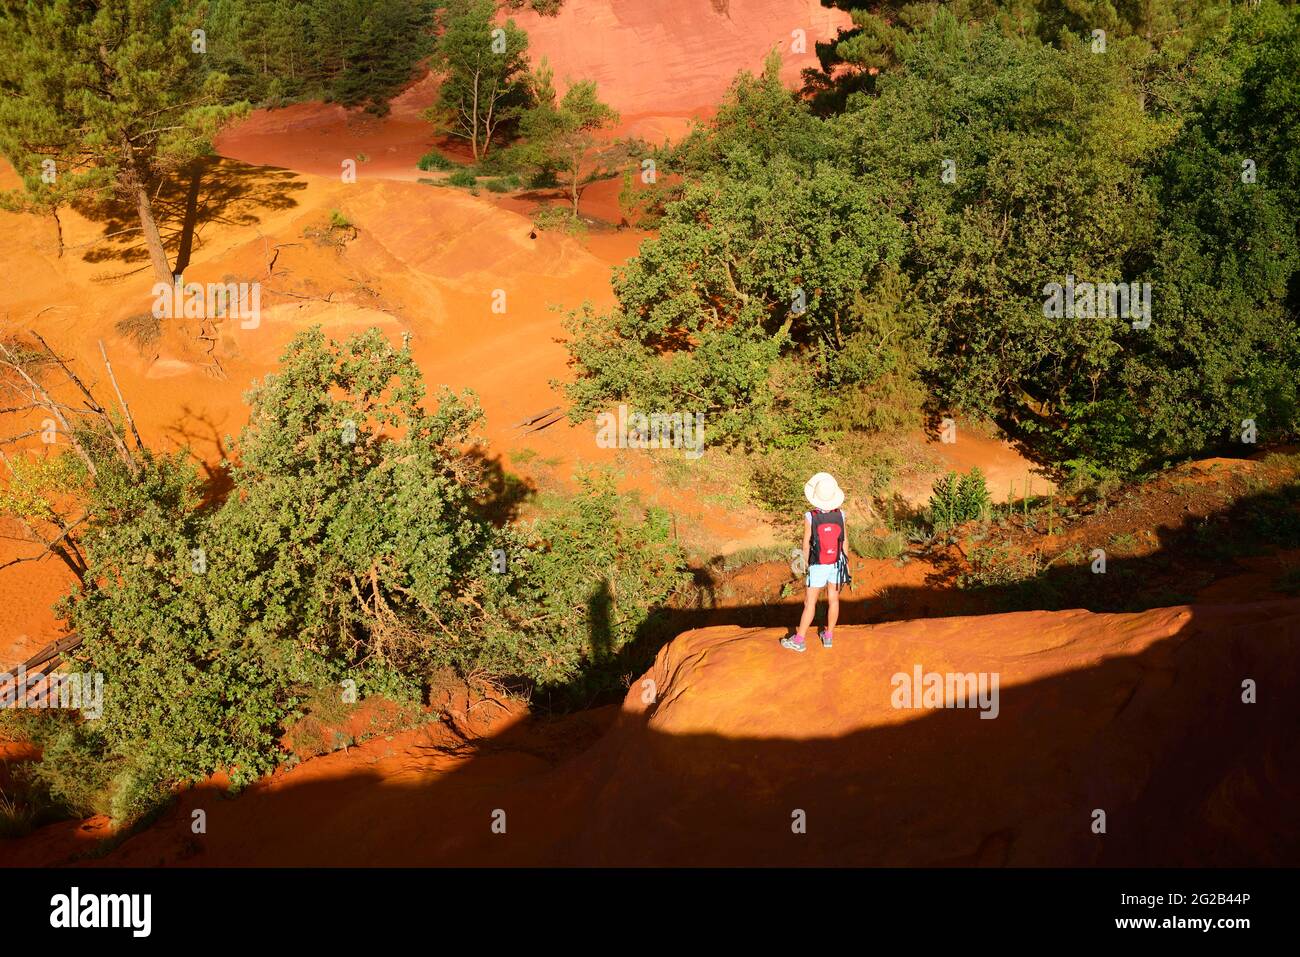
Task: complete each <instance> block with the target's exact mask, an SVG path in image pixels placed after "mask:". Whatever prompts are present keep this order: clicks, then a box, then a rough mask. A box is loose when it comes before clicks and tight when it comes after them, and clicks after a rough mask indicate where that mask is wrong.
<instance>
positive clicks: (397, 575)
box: [0, 328, 682, 823]
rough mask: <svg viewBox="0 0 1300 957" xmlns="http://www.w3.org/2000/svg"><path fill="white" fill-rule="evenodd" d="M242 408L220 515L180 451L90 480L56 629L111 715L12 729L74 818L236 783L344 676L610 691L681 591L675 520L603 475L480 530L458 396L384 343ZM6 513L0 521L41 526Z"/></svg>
mask: <svg viewBox="0 0 1300 957" xmlns="http://www.w3.org/2000/svg"><path fill="white" fill-rule="evenodd" d="M249 400H250V402H251V406H252V408H251V411H250V415H249V421H248V425H247V426H246V427H245V428H244V430H243V432H242V433H241V434H240V436H239V439H238V441H237V443H236V447H235V450H234V453H233V454H232V456H231V457H232V459H233V460H234V461H235V462H236V464H235V465H233V466H232V468H231V475H230V478H231V483H232V486H233V488H232V491H231V493H230V494H229V495H228V496H227V497H226V498H225V499H224V501H220V502H218V503H213V504H210V505H208V506H206V507H205V506H203V504H202V500H203V495H202V492H203V489H202V486H201V485H200V482H199V480H198V476H197V473H196V471H195V468H194V466H193V464H192V463H190V462H189V461H188V460H187V459H186V458H185V457H184V456H183V455H181V454H179V453H177V454H174V455H171V456H156V455H152V454H150V453H148V452H147V451H145V452H142V453H141V462H140V463H139V466H138V468H128V467H127V465H126V464H124V463H122V462H119V461H118V460H116V459H112V458H109V457H106V460H105V461H104V462H102V463H97V466H98V467H97V473H96V478H95V481H94V483H93V485H92V486H91V487H90V489H89V492H88V493H87V494H88V496H89V503H88V504H89V508H88V512H89V514H90V516H91V518H90V519H89V521H88V522H87V526H88V527H87V531H86V533H85V538H84V548H85V552H86V558H87V563H88V567H89V572H88V573H87V574H86V576H85V584H84V585H82V586H81V587H79V588H78V589H77V590H76V591H74V593H73V594H72V595H71V596H70V598H69V599H68V600H67V601H66V602H65V603H64V604H63V605H62V607H61V612H62V613H63V614H64V616H65V617H66V618H67V619H68V621H69V624H70V625H71V626H72V627H73V628H75V629H76V630H77V631H78V632H80V634H81V635H82V636H83V644H82V646H81V647H80V648H79V649H78V650H77V651H76V653H75V657H76V661H77V664H78V669H79V670H82V671H91V672H101V673H102V674H103V676H104V695H103V705H104V707H103V713H102V715H101V716H100V718H99V720H97V721H95V722H93V723H86V724H83V723H79V722H78V721H77V720H76V719H75V718H74V717H73V716H70V715H67V714H62V713H57V712H36V713H29V712H22V713H21V715H20V716H19V719H22V716H23V715H28V714H32V715H33V717H32V719H31V721H30V723H29V725H28V726H27V727H26V728H25V732H24V737H27V738H29V739H30V740H33V741H35V742H36V743H38V744H40V745H41V746H42V747H43V749H44V759H43V760H42V761H41V762H40V763H39V765H38V768H39V771H38V772H37V773H38V774H39V776H40V779H41V781H42V783H43V785H44V786H45V787H46V788H47V790H48V791H49V793H50V794H51V795H52V796H53V797H54V798H55V799H57V800H58V801H59V802H61V803H62V804H64V805H66V806H67V807H68V808H69V809H71V810H73V811H74V812H75V813H92V812H103V813H110V814H112V815H113V817H114V818H115V820H118V821H119V822H122V823H125V822H129V821H133V820H136V819H138V818H140V817H143V816H145V815H147V814H149V813H150V812H151V811H152V810H153V809H155V808H156V807H157V806H158V804H159V802H161V801H163V800H165V799H166V797H167V795H168V793H169V792H170V791H171V789H172V788H174V787H176V786H178V785H183V784H185V783H187V782H192V781H195V780H199V779H201V778H203V777H206V776H207V775H209V774H211V773H213V772H214V771H217V770H226V771H228V772H229V774H230V777H231V780H232V782H233V783H234V784H235V785H242V784H244V783H246V782H248V781H250V780H252V779H253V778H255V777H257V776H259V775H261V774H263V773H266V772H267V771H269V770H271V769H273V768H274V767H275V765H276V764H277V763H279V762H280V761H281V760H282V759H283V758H284V757H285V753H284V751H283V750H282V747H281V744H280V741H281V739H282V737H283V735H284V733H285V730H286V728H287V727H288V726H289V725H290V724H291V723H292V722H293V721H295V720H297V719H299V718H301V717H302V715H303V710H304V707H306V706H308V704H309V702H310V701H311V700H313V699H314V700H316V701H317V702H319V700H320V697H321V695H322V694H325V693H337V686H338V682H339V681H341V680H343V679H351V680H353V681H355V682H356V685H357V688H358V690H359V691H360V692H361V694H362V695H363V696H369V695H382V696H384V697H387V698H390V699H394V700H397V701H403V700H405V701H412V702H414V701H420V700H423V695H422V689H423V685H424V683H425V681H426V680H427V676H428V675H429V674H430V673H432V672H434V671H437V670H439V669H445V668H448V667H450V668H453V669H455V670H457V671H459V672H460V673H461V674H467V673H469V672H471V671H480V672H485V673H487V674H488V675H493V676H499V677H504V678H509V679H513V680H514V681H516V682H520V683H523V684H525V685H528V686H535V687H543V688H558V687H561V686H564V685H567V684H569V683H573V682H588V683H590V682H595V683H597V684H600V683H604V684H608V683H609V682H610V681H612V680H614V677H615V675H614V671H615V670H616V669H615V668H614V662H616V660H617V657H618V655H619V654H620V653H621V652H622V651H623V650H624V649H626V648H627V647H628V646H630V645H631V644H632V643H633V642H634V640H635V639H637V638H638V637H640V636H642V635H644V634H645V633H646V631H645V629H646V628H647V626H648V625H649V623H650V620H651V618H652V616H653V614H654V611H655V609H656V608H658V607H659V606H660V605H661V604H662V603H663V602H664V600H665V599H666V597H667V596H668V595H669V594H670V593H671V592H672V591H673V590H674V589H675V588H676V587H677V585H678V584H679V583H680V580H681V571H680V568H681V565H682V561H681V554H680V549H679V548H678V547H677V544H676V542H675V540H674V538H673V535H672V529H671V523H670V522H669V520H668V517H667V515H666V514H665V513H663V512H661V511H658V510H649V511H645V512H642V511H640V510H637V509H634V508H632V507H631V505H630V504H629V503H628V502H627V501H626V499H625V498H624V497H622V496H621V495H619V494H618V492H617V489H616V487H615V485H614V483H613V479H612V478H610V477H608V476H604V477H602V476H582V477H581V479H580V491H579V493H578V494H577V495H574V496H571V497H569V498H566V499H562V500H557V501H556V502H554V503H552V508H551V510H550V512H549V513H548V514H547V516H546V517H545V518H543V519H541V520H539V521H538V522H536V523H534V524H532V525H529V526H524V527H522V528H517V529H516V528H506V529H502V530H498V529H496V528H494V527H493V525H492V524H491V522H490V521H489V520H488V519H487V518H486V517H485V516H484V514H483V509H482V503H483V502H484V501H486V500H488V498H489V497H490V495H489V493H490V488H489V486H488V484H487V482H486V479H485V467H484V465H483V458H482V456H481V455H475V454H471V453H467V452H466V451H464V450H465V449H466V448H469V449H471V450H472V449H473V445H472V443H471V441H470V439H471V431H472V430H473V428H474V427H475V426H476V424H477V423H478V421H479V419H480V417H481V414H480V412H479V410H478V406H477V403H476V402H475V400H474V398H473V396H472V394H465V395H459V396H458V395H455V394H453V393H451V392H450V391H449V390H447V389H445V388H444V389H442V390H440V391H439V393H438V395H437V397H436V401H432V402H430V401H426V397H425V391H424V386H423V381H422V377H421V375H420V371H419V369H418V367H417V365H416V363H415V360H414V358H413V356H412V354H411V352H410V350H409V346H408V345H407V344H406V343H404V344H403V345H402V346H401V347H394V346H393V345H392V344H391V343H389V342H388V340H387V339H385V338H384V336H383V335H382V334H381V333H380V332H379V330H377V329H371V330H369V331H367V332H364V333H361V334H359V335H356V336H354V337H352V338H351V339H349V340H347V341H345V342H341V343H340V342H333V341H328V340H327V339H326V338H325V336H324V335H323V333H322V332H321V331H320V329H319V328H317V329H312V330H309V331H307V332H304V333H301V334H300V335H298V336H297V337H295V338H294V339H293V340H292V341H291V342H290V343H289V345H288V347H287V348H286V350H285V353H284V355H283V357H282V359H281V364H280V367H279V370H278V371H277V372H276V373H275V374H273V375H268V376H266V377H265V378H264V379H263V380H261V381H260V382H258V383H255V385H254V388H253V389H252V391H251V392H250V393H249ZM62 457H67V458H70V457H71V456H70V453H65V455H64V456H61V458H62ZM29 484H30V483H29ZM68 487H69V488H71V489H73V490H74V491H75V489H76V488H77V486H75V485H73V486H68ZM13 494H14V495H19V496H20V497H21V501H19V500H17V499H15V500H14V501H10V502H8V503H7V504H6V507H22V508H25V509H27V510H28V511H29V512H30V511H33V510H39V509H40V508H41V507H43V506H41V504H40V502H41V501H42V500H40V499H39V498H37V497H35V496H33V495H29V494H27V493H25V492H22V490H21V489H19V490H16V491H14V493H13ZM11 497H12V496H11ZM501 551H504V552H506V553H507V554H508V556H509V562H508V563H507V566H506V567H505V568H504V570H503V569H501V568H499V567H497V562H496V557H497V555H498V554H500V552H501ZM0 718H5V716H4V715H0ZM5 720H6V721H13V720H16V719H14V718H5Z"/></svg>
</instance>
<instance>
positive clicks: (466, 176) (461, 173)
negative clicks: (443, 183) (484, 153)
mask: <svg viewBox="0 0 1300 957" xmlns="http://www.w3.org/2000/svg"><path fill="white" fill-rule="evenodd" d="M447 182H448V183H450V184H451V185H452V186H464V187H469V186H474V185H475V184H476V183H478V177H476V176H475V175H474V174H473V173H471V172H470V171H469V170H467V169H457V170H453V171H452V174H451V175H450V176H448V177H447Z"/></svg>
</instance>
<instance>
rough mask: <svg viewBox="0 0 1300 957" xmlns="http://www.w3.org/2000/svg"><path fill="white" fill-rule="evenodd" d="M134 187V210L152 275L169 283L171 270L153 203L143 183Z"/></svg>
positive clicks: (160, 280)
mask: <svg viewBox="0 0 1300 957" xmlns="http://www.w3.org/2000/svg"><path fill="white" fill-rule="evenodd" d="M134 189H135V211H136V213H137V214H139V216H140V227H141V228H142V229H143V230H144V244H145V246H147V247H148V249H149V259H150V260H152V262H153V271H154V275H156V276H157V277H158V281H159V282H165V283H171V282H172V281H173V279H172V270H171V266H169V265H168V264H167V250H166V249H165V248H164V247H163V241H162V233H160V232H158V223H157V222H155V221H154V218H153V204H152V203H150V202H149V191H148V190H147V189H145V188H144V184H143V183H139V182H137V183H136V184H135V186H134Z"/></svg>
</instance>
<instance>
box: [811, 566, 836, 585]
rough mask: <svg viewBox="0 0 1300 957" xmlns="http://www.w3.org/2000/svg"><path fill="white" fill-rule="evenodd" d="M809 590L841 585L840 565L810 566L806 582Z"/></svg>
mask: <svg viewBox="0 0 1300 957" xmlns="http://www.w3.org/2000/svg"><path fill="white" fill-rule="evenodd" d="M806 583H807V585H808V587H809V588H822V587H824V586H826V585H838V584H839V583H840V566H839V565H809V566H808V578H807V581H806Z"/></svg>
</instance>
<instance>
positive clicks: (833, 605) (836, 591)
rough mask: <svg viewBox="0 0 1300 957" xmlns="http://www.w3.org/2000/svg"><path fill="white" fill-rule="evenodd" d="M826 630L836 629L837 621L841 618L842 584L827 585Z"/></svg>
mask: <svg viewBox="0 0 1300 957" xmlns="http://www.w3.org/2000/svg"><path fill="white" fill-rule="evenodd" d="M826 603H827V608H826V630H827V631H834V630H835V623H836V622H837V621H839V620H840V586H839V585H834V584H830V583H828V584H827V585H826Z"/></svg>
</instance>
